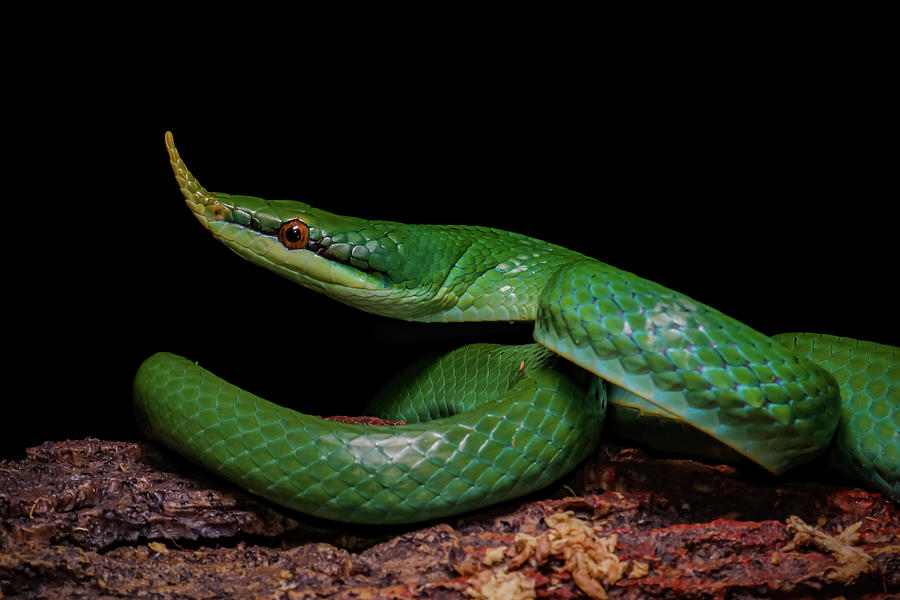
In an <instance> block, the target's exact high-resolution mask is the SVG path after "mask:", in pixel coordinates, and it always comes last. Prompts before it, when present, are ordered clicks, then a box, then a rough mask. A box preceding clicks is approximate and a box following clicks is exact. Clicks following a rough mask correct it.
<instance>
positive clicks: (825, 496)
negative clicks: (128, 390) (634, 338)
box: [0, 439, 900, 600]
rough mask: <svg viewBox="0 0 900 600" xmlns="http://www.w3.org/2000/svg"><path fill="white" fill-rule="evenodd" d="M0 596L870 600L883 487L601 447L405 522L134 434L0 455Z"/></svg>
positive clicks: (893, 556)
mask: <svg viewBox="0 0 900 600" xmlns="http://www.w3.org/2000/svg"><path fill="white" fill-rule="evenodd" d="M0 590H2V594H0V598H3V599H7V598H219V597H222V598H228V597H239V598H278V599H281V598H284V599H295V598H312V597H315V598H459V599H467V600H471V599H472V598H536V597H537V598H574V597H591V598H604V597H609V598H697V599H706V598H710V599H713V598H716V599H719V598H741V599H743V598H824V597H838V596H843V597H845V598H866V599H870V600H874V599H877V598H890V597H895V596H894V595H895V594H898V593H900V511H898V509H897V506H895V505H894V504H893V503H891V502H890V501H889V500H888V499H886V498H885V497H884V496H882V495H880V494H876V493H870V492H865V491H862V490H858V489H853V488H847V487H840V486H834V485H822V484H815V483H790V482H787V481H786V480H784V479H782V480H772V479H769V478H766V477H759V476H757V474H755V473H754V472H752V471H750V472H741V471H740V470H738V469H735V468H732V467H726V466H708V465H703V464H700V463H697V462H693V461H689V460H675V459H668V458H658V457H654V456H651V455H649V454H646V453H644V452H642V451H639V450H634V449H623V448H617V447H612V446H604V447H602V448H600V449H599V450H598V452H597V453H596V454H595V456H594V457H593V458H592V459H590V460H588V461H586V463H585V464H584V465H583V466H582V467H581V468H580V469H579V470H578V471H577V472H576V473H574V474H573V475H571V476H569V477H568V478H566V480H565V481H563V482H562V483H561V484H560V485H559V486H558V487H557V488H555V489H552V490H545V491H544V492H543V494H541V495H537V496H534V497H531V498H525V499H522V500H520V501H517V502H511V503H506V504H503V505H499V506H495V507H492V508H490V509H488V510H484V511H479V512H478V513H474V514H468V515H463V516H461V517H458V518H453V519H444V520H442V521H441V522H433V523H425V524H422V525H414V526H406V527H391V528H386V527H360V526H348V525H338V524H334V523H330V522H325V521H320V520H316V519H312V518H308V517H305V516H303V515H298V514H295V513H290V512H289V511H285V510H282V509H280V508H278V507H277V506H274V505H271V504H268V503H266V502H264V501H261V500H259V499H256V498H253V497H250V496H248V495H247V494H245V493H242V492H241V491H239V490H236V489H235V488H233V487H231V486H229V485H228V484H226V483H224V482H222V481H220V480H218V479H214V478H212V477H210V476H208V475H206V474H204V473H201V472H198V471H197V470H196V469H194V468H192V467H191V466H189V465H187V464H186V463H184V462H182V461H180V460H179V459H177V458H175V457H173V456H171V455H169V454H163V453H161V452H160V451H159V450H157V449H156V448H155V447H154V446H152V445H150V444H146V443H130V442H110V441H100V440H95V439H86V440H78V441H66V442H46V443H44V444H43V445H41V446H38V447H35V448H31V449H29V450H28V452H27V457H26V458H25V459H24V460H21V461H3V462H0Z"/></svg>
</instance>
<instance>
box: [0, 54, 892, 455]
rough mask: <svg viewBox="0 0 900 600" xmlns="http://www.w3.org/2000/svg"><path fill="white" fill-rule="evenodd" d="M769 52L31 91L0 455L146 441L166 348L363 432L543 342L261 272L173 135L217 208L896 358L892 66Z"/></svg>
mask: <svg viewBox="0 0 900 600" xmlns="http://www.w3.org/2000/svg"><path fill="white" fill-rule="evenodd" d="M663 50H665V51H663ZM756 50H757V49H751V50H750V51H742V50H735V51H732V52H727V53H724V54H723V53H720V52H717V51H716V52H713V51H711V50H710V49H709V48H693V49H692V48H691V47H679V46H676V47H674V48H668V49H658V50H657V51H656V52H653V53H650V54H648V55H646V56H644V55H638V54H636V53H630V54H628V56H627V57H626V56H621V57H619V56H610V55H608V54H603V55H602V56H598V55H597V53H596V52H594V53H591V54H588V55H581V56H582V59H581V60H569V58H571V57H568V56H566V54H565V52H564V51H563V52H562V53H561V54H556V55H546V54H545V53H543V52H535V53H528V52H527V51H525V50H522V51H517V52H511V51H507V52H500V53H496V54H490V55H483V54H480V53H472V54H461V53H457V52H455V51H452V49H450V50H447V51H444V52H438V53H436V54H434V55H431V54H428V55H427V56H419V55H418V53H417V52H411V51H409V49H406V50H404V49H402V48H398V49H396V54H393V55H392V56H387V57H386V56H384V55H382V54H377V53H376V54H375V55H369V54H368V53H361V54H354V55H352V56H348V57H345V58H343V59H342V60H338V61H337V62H328V63H322V62H321V61H319V60H318V59H317V57H315V56H308V55H307V56H304V57H302V59H298V61H297V63H296V64H294V65H292V66H291V68H289V69H287V68H286V69H285V70H284V71H283V72H280V73H273V74H267V75H261V74H250V75H245V76H237V75H235V74H233V73H231V72H229V69H228V67H230V65H228V64H224V65H222V64H220V65H218V66H219V67H220V70H217V69H213V68H203V67H201V66H200V65H192V66H190V67H181V66H176V65H172V68H171V70H169V71H167V72H164V73H162V74H160V73H158V72H157V71H155V70H154V69H152V68H151V67H150V66H149V64H145V63H138V64H131V65H130V67H129V69H128V76H127V77H125V74H124V73H123V72H122V71H120V70H117V69H116V68H114V67H111V66H110V67H107V68H101V69H97V68H91V69H87V70H86V68H85V67H84V65H83V64H82V63H80V62H73V63H71V64H70V65H69V66H70V67H71V69H62V70H60V71H58V72H55V73H54V74H53V75H52V76H48V78H47V79H44V80H40V81H36V82H35V81H32V82H29V83H28V84H23V85H20V86H13V87H12V88H10V89H12V90H14V91H13V92H11V95H12V96H13V97H14V98H13V99H14V101H15V102H16V107H17V110H15V111H12V112H10V113H9V116H8V119H7V124H6V129H5V132H4V144H5V145H6V147H7V150H8V151H9V152H10V154H11V157H10V158H8V159H7V167H6V173H7V175H6V180H7V190H8V192H7V194H8V197H7V198H6V206H7V210H6V211H5V212H6V215H5V216H6V219H5V221H6V223H5V224H6V227H7V230H8V231H9V232H10V235H8V236H7V238H6V239H7V241H6V242H5V245H4V250H5V260H4V266H5V267H6V278H5V284H4V296H5V298H6V299H7V308H6V309H5V311H4V314H5V315H6V316H7V327H6V330H7V335H6V336H5V338H6V342H7V343H6V344H5V346H6V350H7V355H6V357H5V358H4V364H5V368H4V370H5V379H6V381H7V383H8V385H7V391H6V393H5V394H4V395H3V398H4V402H5V405H6V407H5V408H4V409H3V412H2V418H0V438H2V456H3V457H16V456H20V455H21V454H22V453H23V452H24V448H26V447H27V446H30V445H35V444H37V443H40V442H42V441H44V440H58V439H65V438H81V437H85V436H94V437H100V438H107V439H136V438H138V437H140V433H139V432H138V431H137V429H136V428H135V425H134V423H133V420H132V417H131V411H130V393H131V390H130V385H131V378H132V376H133V374H134V371H135V370H136V369H137V367H138V365H139V364H140V362H141V361H142V360H143V359H145V358H146V357H148V356H149V355H150V354H152V353H153V352H156V351H159V350H167V351H171V352H176V353H179V354H183V355H185V356H187V357H189V358H191V359H193V360H197V361H199V362H200V364H202V365H204V366H206V367H208V368H210V369H211V370H213V371H214V372H216V373H218V374H220V375H221V376H223V377H225V378H227V379H229V380H232V381H234V382H235V383H237V384H239V385H241V386H243V387H247V388H249V389H251V390H252V391H254V392H256V393H258V394H260V395H262V396H264V397H267V398H269V399H271V400H273V401H277V402H281V403H285V404H291V405H292V406H293V407H295V408H298V409H300V410H303V411H304V412H310V413H313V414H341V413H351V412H353V410H354V409H355V408H356V407H357V406H358V404H359V402H360V401H361V400H364V399H365V398H366V397H368V395H369V394H370V392H371V390H372V389H374V387H376V386H377V385H378V384H379V383H381V382H383V381H385V380H386V379H387V378H388V377H389V375H390V374H391V373H392V372H395V371H396V370H397V369H398V368H399V366H400V365H402V364H404V363H405V362H406V361H408V360H409V359H410V358H411V357H414V356H418V355H420V354H421V353H422V352H423V351H424V349H426V348H427V349H434V348H438V347H444V346H450V345H455V344H459V343H463V342H465V341H491V340H500V341H507V342H514V341H528V340H529V339H530V328H529V327H528V326H527V325H518V326H513V325H508V324H505V323H500V324H471V325H422V324H413V323H404V322H398V321H392V320H389V319H385V318H380V317H376V316H373V315H368V314H365V313H361V312H358V311H355V310H353V309H350V308H347V307H344V306H342V305H339V304H336V303H335V302H334V301H332V300H329V299H327V298H325V297H321V296H318V295H316V294H315V293H313V292H310V291H307V290H305V289H302V288H300V287H299V286H296V285H295V284H292V283H290V282H288V281H286V280H281V279H279V278H278V277H277V276H275V275H273V274H271V273H269V272H267V271H264V270H262V269H260V268H258V267H254V266H252V265H250V264H248V263H245V262H244V261H242V260H241V259H240V258H238V257H237V256H236V255H233V254H232V253H230V252H229V251H228V250H227V249H226V248H225V247H224V246H221V245H220V244H218V243H217V242H216V241H214V240H213V239H212V237H211V236H210V235H209V234H208V233H207V232H205V231H204V230H203V229H202V228H201V226H200V225H199V224H198V223H197V222H196V221H195V220H194V218H193V217H192V216H191V214H190V213H189V211H188V210H187V208H186V207H185V206H184V204H183V201H182V198H181V195H180V193H179V191H178V189H177V186H176V185H175V183H174V180H173V177H172V173H171V170H170V169H169V165H168V159H167V156H166V153H165V149H164V145H163V134H164V132H165V131H166V130H167V129H170V130H172V131H173V132H174V134H175V140H176V144H177V145H178V147H179V149H180V151H181V154H182V157H183V158H184V160H185V162H186V164H187V165H188V167H189V168H190V169H191V170H192V172H193V173H194V174H195V175H196V176H197V177H198V179H199V180H200V181H201V183H202V184H203V185H204V186H205V187H207V188H208V189H210V190H213V191H225V192H231V193H242V194H250V195H257V196H263V197H269V198H291V199H297V200H302V201H305V202H309V203H310V204H313V205H316V206H320V207H322V208H325V209H327V210H330V211H333V212H337V213H344V214H350V215H355V216H361V217H369V218H379V219H388V220H397V221H405V222H435V223H465V224H478V225H488V226H494V227H499V228H505V229H510V230H515V231H519V232H522V233H526V234H529V235H532V236H535V237H540V238H542V239H545V240H548V241H552V242H555V243H558V244H561V245H564V246H567V247H569V248H572V249H575V250H578V251H581V252H583V253H586V254H589V255H591V256H594V257H596V258H597V259H600V260H602V261H604V262H608V263H610V264H613V265H615V266H618V267H620V268H624V269H627V270H630V271H632V272H635V273H637V274H640V275H642V276H644V277H646V278H648V279H652V280H655V281H658V282H660V283H662V284H664V285H667V286H670V287H673V288H675V289H677V290H679V291H681V292H684V293H686V294H688V295H690V296H692V297H694V298H695V299H697V300H700V301H702V302H705V303H707V304H709V305H712V306H714V307H716V308H719V309H720V310H722V311H723V312H725V313H727V314H730V315H732V316H734V317H736V318H738V319H740V320H742V321H744V322H746V323H747V324H749V325H751V326H752V327H754V328H757V329H759V330H761V331H764V332H767V333H776V332H780V331H798V330H806V331H815V332H822V333H831V334H838V335H846V336H850V337H858V338H862V339H870V340H876V341H882V342H885V343H889V344H894V345H900V334H898V328H897V325H896V312H895V307H896V305H897V302H896V292H895V291H894V290H893V283H894V280H896V268H897V267H896V258H897V252H896V244H897V242H896V236H897V225H896V224H897V219H896V216H895V214H894V210H895V206H896V203H897V191H896V190H897V185H896V180H897V177H896V164H895V162H896V161H895V160H894V159H893V158H892V157H893V156H895V153H894V154H890V153H889V152H887V151H886V149H885V145H886V143H888V144H890V145H891V146H892V145H893V144H894V141H895V140H896V139H897V135H896V133H897V131H896V126H895V124H894V123H893V122H891V121H889V119H893V117H894V112H895V110H894V109H895V107H896V105H895V104H894V103H893V102H892V101H891V100H890V98H889V97H888V96H886V92H885V89H886V84H885V83H884V78H883V77H882V76H881V71H880V67H879V66H878V64H877V63H873V62H872V61H862V60H860V58H861V56H862V55H861V54H860V53H857V54H856V55H854V54H849V53H848V52H846V50H847V48H845V47H843V46H841V45H840V44H838V45H837V46H835V47H834V48H833V49H832V51H830V52H829V51H823V50H821V49H820V50H819V51H818V53H815V54H810V53H808V52H807V51H806V49H804V48H790V47H785V48H779V49H777V51H772V52H771V53H762V54H761V53H759V52H757V51H756ZM860 52H862V54H865V51H864V50H863V51H860ZM585 56H586V58H585ZM398 57H402V60H398ZM245 66H246V65H245ZM254 66H255V65H250V67H254ZM243 72H244V73H254V69H253V68H249V69H245V70H244V71H243Z"/></svg>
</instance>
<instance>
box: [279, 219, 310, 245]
mask: <svg viewBox="0 0 900 600" xmlns="http://www.w3.org/2000/svg"><path fill="white" fill-rule="evenodd" d="M278 241H279V242H281V243H282V245H283V246H284V247H285V248H287V249H289V250H300V249H303V248H306V242H308V241H309V227H308V226H307V225H306V223H304V222H303V221H301V220H300V219H291V220H290V221H288V222H287V223H283V224H282V225H281V229H279V230H278Z"/></svg>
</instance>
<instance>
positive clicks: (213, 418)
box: [135, 134, 900, 523]
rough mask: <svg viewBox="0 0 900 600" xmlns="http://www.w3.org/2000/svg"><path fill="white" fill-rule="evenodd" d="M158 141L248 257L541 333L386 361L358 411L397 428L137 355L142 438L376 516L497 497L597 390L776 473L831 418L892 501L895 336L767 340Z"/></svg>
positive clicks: (526, 245) (622, 288)
mask: <svg viewBox="0 0 900 600" xmlns="http://www.w3.org/2000/svg"><path fill="white" fill-rule="evenodd" d="M166 144H167V147H168V151H169V158H170V162H171V165H172V168H173V170H174V172H175V177H176V180H177V182H178V184H179V187H180V188H181V191H182V194H183V195H184V198H185V200H186V202H187V205H188V207H189V208H190V209H191V211H192V212H193V214H194V216H195V217H196V218H197V219H198V221H200V223H201V224H202V225H203V226H204V227H205V228H206V229H208V230H209V232H210V233H212V235H213V236H214V237H215V238H216V239H218V240H219V241H220V242H222V243H223V244H225V245H226V246H227V247H228V248H230V249H231V250H233V251H234V252H235V253H237V254H238V255H239V256H241V257H243V258H245V259H246V260H249V261H250V262H252V263H254V264H257V265H259V266H262V267H264V268H267V269H269V270H271V271H273V272H275V273H276V274H278V275H281V276H283V277H287V278H289V279H291V280H292V281H295V282H297V283H300V284H301V285H303V286H305V287H307V288H310V289H312V290H314V291H316V292H319V293H322V294H325V295H326V296H329V297H331V298H333V299H336V300H338V301H340V302H344V303H346V304H348V305H351V306H354V307H356V308H359V309H361V310H365V311H368V312H372V313H376V314H379V315H383V316H389V317H395V318H401V319H407V320H417V321H431V322H452V321H489V320H521V321H535V340H536V341H537V342H538V344H539V345H527V346H522V347H500V346H491V345H487V346H485V345H476V346H472V347H467V348H463V349H460V350H458V351H456V352H452V353H449V354H447V355H445V356H442V357H438V358H436V359H433V360H432V361H426V362H423V363H421V364H418V365H414V366H412V367H410V368H409V369H407V370H406V371H405V372H403V373H402V374H401V375H399V376H398V378H397V380H396V381H395V382H394V383H393V384H391V385H390V386H388V389H387V390H386V391H385V392H383V393H382V394H380V395H379V396H378V397H376V399H375V400H374V401H373V404H372V408H371V412H373V413H374V412H376V411H377V412H378V413H380V416H383V417H385V418H391V419H403V420H407V421H410V422H411V424H409V425H403V426H364V425H350V424H342V423H335V422H332V421H324V420H322V419H319V418H317V417H312V416H308V415H303V414H301V413H297V412H294V411H292V410H289V409H287V408H283V407H279V406H276V405H274V404H272V403H270V402H267V401H265V400H263V399H261V398H258V397H256V396H254V395H252V394H250V393H248V392H245V391H242V390H240V389H238V388H236V387H235V386H232V385H230V384H228V383H226V382H225V381H223V380H221V379H219V378H218V377H216V376H215V375H213V374H211V373H209V372H207V371H205V370H204V369H202V368H201V367H199V366H197V365H195V364H194V363H193V362H191V361H189V360H187V359H184V358H180V357H176V356H174V355H170V354H157V355H154V356H153V357H151V358H150V359H148V361H147V362H146V363H145V364H144V365H142V366H141V368H140V369H139V371H138V374H137V377H136V379H135V407H136V411H137V414H138V418H139V420H140V421H141V423H142V426H143V427H144V429H145V430H146V431H147V433H148V434H149V435H150V436H151V437H154V438H155V439H158V440H160V441H162V442H163V443H164V444H166V445H168V446H169V447H171V448H173V449H174V450H176V451H178V452H180V453H182V454H184V455H185V456H187V457H188V458H191V459H192V460H195V461H196V462H198V463H200V464H202V465H203V466H205V467H207V468H209V469H210V470H213V471H215V472H217V473H219V474H220V475H222V476H224V477H226V478H228V479H230V480H232V481H234V482H236V483H238V484H239V485H241V486H243V487H245V488H246V489H248V490H249V491H251V492H253V493H256V494H259V495H261V496H264V497H266V498H268V499H270V500H272V501H275V502H278V503H280V504H283V505H285V506H288V507H290V508H293V509H296V510H299V511H303V512H307V513H310V514H314V515H318V516H322V517H327V518H331V519H337V520H343V521H351V522H369V523H396V522H409V521H416V520H425V519H429V518H435V517H442V516H446V515H450V514H455V513H459V512H464V511H468V510H472V509H475V508H478V507H481V506H485V505H488V504H492V503H495V502H500V501H503V500H507V499H510V498H513V497H516V496H519V495H522V494H525V493H527V492H529V491H532V490H536V489H538V488H540V487H543V486H545V485H547V484H549V483H550V482H552V481H553V480H555V479H556V478H558V477H560V476H562V475H563V474H564V473H565V472H566V471H567V470H569V469H571V468H572V467H573V466H574V465H575V464H576V463H577V462H578V461H579V460H581V459H582V458H583V457H584V456H586V455H587V454H588V453H589V452H590V451H591V450H592V449H593V448H594V446H595V445H596V442H597V440H598V436H599V433H600V428H601V425H602V423H603V421H604V414H605V410H606V402H607V391H606V390H605V388H604V385H609V386H610V391H609V392H608V394H609V399H610V400H609V401H610V403H611V404H613V405H614V406H615V407H616V411H617V413H618V414H619V415H625V418H617V419H614V421H615V422H622V421H628V423H629V424H630V426H631V428H632V429H634V430H637V431H639V430H640V429H641V428H642V427H643V426H644V424H645V423H646V427H645V429H646V430H647V431H650V432H652V434H653V435H657V436H661V437H664V438H665V441H666V443H667V444H668V445H669V446H670V447H676V448H678V449H680V450H682V451H683V452H686V453H692V452H693V453H701V454H702V453H703V448H701V446H706V445H707V442H700V441H698V440H699V439H701V438H702V439H703V440H709V441H710V442H711V443H716V442H718V443H719V444H720V445H721V446H722V447H724V448H727V449H728V450H727V452H729V453H732V454H736V455H738V456H740V457H743V459H745V460H751V461H754V462H756V463H758V464H760V465H761V466H763V467H764V468H766V469H768V470H769V471H771V472H772V473H776V474H777V473H782V472H784V471H785V470H787V469H790V468H792V467H794V466H797V465H799V464H802V463H804V462H807V461H810V460H812V459H814V458H816V457H817V456H819V455H821V454H822V453H823V452H825V450H826V449H827V448H828V446H829V444H830V443H831V441H832V439H833V438H834V437H835V431H836V430H838V427H839V423H840V424H841V425H840V427H841V429H840V431H838V435H837V442H836V443H835V444H834V446H833V450H832V452H831V455H832V456H833V459H834V460H836V461H838V462H839V463H840V464H841V465H842V466H843V468H846V469H847V470H848V471H850V472H851V473H853V474H854V475H855V476H856V477H858V478H859V479H860V480H861V481H864V482H866V483H867V485H871V486H875V487H878V488H879V489H882V490H884V491H887V492H888V493H891V494H893V495H894V497H895V498H896V497H897V491H898V488H897V486H898V472H900V460H898V457H900V441H898V436H897V433H896V431H897V424H898V416H897V415H898V410H897V405H898V396H897V385H896V382H897V379H898V367H897V364H898V353H897V352H896V349H895V348H890V347H885V346H879V345H876V344H869V343H866V342H855V341H846V340H845V341H840V340H838V339H837V338H835V339H833V340H832V339H830V338H829V339H826V338H824V337H812V338H806V337H800V336H794V337H783V338H780V339H781V340H782V343H779V342H778V341H776V340H774V339H772V338H769V337H767V336H765V335H763V334H762V333H760V332H757V331H755V330H753V329H751V328H750V327H748V326H746V325H744V324H743V323H741V322H739V321H737V320H735V319H733V318H731V317H729V316H726V315H724V314H722V313H720V312H719V311H717V310H715V309H713V308H711V307H709V306H706V305H704V304H702V303H699V302H696V301H694V300H693V299H691V298H690V297H688V296H685V295H684V294H681V293H679V292H676V291H673V290H671V289H668V288H666V287H663V286H661V285H659V284H656V283H654V282H651V281H648V280H646V279H643V278H641V277H639V276H637V275H634V274H632V273H628V272H625V271H621V270H619V269H616V268H615V267H611V266H609V265H606V264H604V263H602V262H599V261H597V260H594V259H592V258H589V257H586V256H583V255H581V254H579V253H576V252H573V251H571V250H568V249H566V248H564V247H562V246H558V245H555V244H551V243H548V242H543V241H540V240H537V239H534V238H531V237H528V236H524V235H520V234H516V233H512V232H507V231H501V230H497V229H491V228H487V227H474V226H464V225H408V224H403V223H394V222H388V221H373V220H367V219H360V218H356V217H348V216H342V215H335V214H333V213H329V212H327V211H324V210H321V209H318V208H315V207H312V206H310V205H308V204H306V203H303V202H294V201H289V200H276V201H270V200H265V199H262V198H256V197H252V196H236V195H230V194H220V193H213V192H209V191H207V190H206V189H205V188H204V187H202V186H201V185H200V184H199V182H198V181H197V180H196V178H194V176H193V175H192V174H191V173H190V171H188V169H187V167H186V166H185V165H184V162H183V161H182V159H181V157H180V155H179V153H178V151H177V150H176V149H175V146H174V142H173V140H172V137H171V135H170V134H167V137H166ZM807 340H810V341H807ZM792 348H795V349H796V350H797V351H796V352H795V351H793V350H792ZM551 351H552V352H551ZM560 357H562V358H560ZM563 359H568V361H566V360H563ZM572 363H574V364H572ZM575 365H577V367H581V368H580V369H579V368H577V367H576V366H575ZM829 371H830V372H829ZM591 374H593V375H591ZM836 377H837V380H836V379H835V378H836ZM601 381H602V382H606V383H605V384H601ZM839 383H840V384H841V387H840V389H839ZM841 392H843V393H844V395H845V398H844V401H843V405H842V404H841ZM671 422H674V423H676V424H677V425H676V428H675V431H674V432H673V431H672V430H671V429H669V428H666V427H667V426H666V425H664V423H671ZM679 431H690V432H692V433H691V434H690V435H682V434H681V433H679ZM697 432H699V433H697ZM706 455H709V454H706Z"/></svg>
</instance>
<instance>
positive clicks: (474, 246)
mask: <svg viewBox="0 0 900 600" xmlns="http://www.w3.org/2000/svg"><path fill="white" fill-rule="evenodd" d="M419 227H420V229H419V230H418V233H417V236H418V237H425V236H435V237H437V238H440V241H439V244H442V245H444V246H445V247H452V248H453V251H452V252H451V253H450V254H449V256H445V257H443V259H442V260H441V262H440V264H434V265H432V269H431V272H433V273H436V274H438V273H439V274H440V275H439V277H438V278H437V280H436V281H433V282H430V287H424V288H421V289H422V290H423V291H428V292H430V293H428V294H427V296H428V297H427V299H425V298H423V300H425V302H424V303H423V304H422V305H421V307H420V308H421V309H422V311H421V312H420V313H419V314H416V315H415V316H412V317H409V318H410V319H411V320H417V321H432V322H459V321H533V320H534V318H535V314H536V312H537V305H538V300H539V298H540V294H541V291H542V290H543V289H544V287H545V285H546V283H547V281H548V279H549V278H550V275H551V274H552V273H553V272H555V271H556V270H557V269H558V268H559V267H561V266H562V265H564V264H568V263H571V262H573V261H575V260H579V259H584V258H585V257H584V256H582V255H580V254H578V253H576V252H573V251H571V250H568V249H566V248H563V247H561V246H557V245H555V244H550V243H548V242H544V241H541V240H537V239H534V238H531V237H528V236H525V235H520V234H516V233H512V232H508V231H503V230H498V229H490V228H485V227H474V226H450V227H442V226H419ZM454 240H455V241H454ZM425 254H427V253H425Z"/></svg>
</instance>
